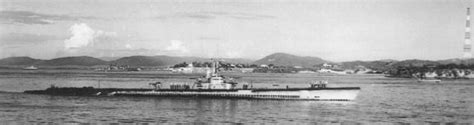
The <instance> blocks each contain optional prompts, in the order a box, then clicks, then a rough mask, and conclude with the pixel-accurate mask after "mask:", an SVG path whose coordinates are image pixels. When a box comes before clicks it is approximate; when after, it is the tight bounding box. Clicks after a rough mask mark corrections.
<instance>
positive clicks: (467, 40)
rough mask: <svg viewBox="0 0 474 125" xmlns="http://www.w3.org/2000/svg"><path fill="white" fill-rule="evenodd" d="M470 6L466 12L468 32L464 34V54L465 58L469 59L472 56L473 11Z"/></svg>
mask: <svg viewBox="0 0 474 125" xmlns="http://www.w3.org/2000/svg"><path fill="white" fill-rule="evenodd" d="M470 11H471V10H470V8H469V7H468V8H467V12H466V32H465V34H464V46H463V49H464V54H463V59H469V58H472V53H471V48H472V45H471V12H470Z"/></svg>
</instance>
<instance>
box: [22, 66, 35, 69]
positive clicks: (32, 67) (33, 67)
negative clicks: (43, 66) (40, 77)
mask: <svg viewBox="0 0 474 125" xmlns="http://www.w3.org/2000/svg"><path fill="white" fill-rule="evenodd" d="M23 69H24V70H37V69H38V67H35V66H28V67H25V68H23Z"/></svg>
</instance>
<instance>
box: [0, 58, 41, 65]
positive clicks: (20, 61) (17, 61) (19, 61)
mask: <svg viewBox="0 0 474 125" xmlns="http://www.w3.org/2000/svg"><path fill="white" fill-rule="evenodd" d="M40 61H42V60H40V59H33V58H30V57H9V58H4V59H0V65H34V64H35V63H38V62H40Z"/></svg>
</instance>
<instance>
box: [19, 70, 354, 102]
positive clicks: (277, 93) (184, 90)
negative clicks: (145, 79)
mask: <svg viewBox="0 0 474 125" xmlns="http://www.w3.org/2000/svg"><path fill="white" fill-rule="evenodd" d="M217 69H218V62H214V63H213V66H212V68H211V70H210V71H208V72H207V75H206V76H203V77H201V78H196V82H194V83H193V84H192V85H191V84H170V85H169V88H164V87H162V83H161V82H155V83H150V84H149V85H151V86H153V87H154V88H152V89H125V88H93V87H83V88H60V87H54V86H52V87H50V88H48V89H46V90H28V91H25V93H30V94H48V95H73V96H132V97H137V96H139V97H205V98H241V99H242V98H243V99H280V100H315V101H352V100H355V98H356V97H357V95H358V93H359V91H360V87H328V86H327V84H328V82H327V81H324V82H313V83H311V84H310V87H307V88H290V87H288V86H286V88H253V85H252V84H250V85H248V84H243V85H242V88H237V87H236V86H237V84H238V83H237V82H234V80H233V78H230V77H224V76H222V75H219V74H218V73H217V71H218V70H217ZM273 86H275V84H274V85H273Z"/></svg>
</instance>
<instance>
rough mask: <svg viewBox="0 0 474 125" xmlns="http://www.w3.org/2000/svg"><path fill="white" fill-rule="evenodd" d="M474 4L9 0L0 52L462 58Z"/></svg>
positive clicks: (433, 0) (425, 0)
mask: <svg viewBox="0 0 474 125" xmlns="http://www.w3.org/2000/svg"><path fill="white" fill-rule="evenodd" d="M473 5H474V3H473V2H472V1H469V0H452V1H450V0H417V1H412V0H385V1H379V0H352V1H351V0H337V1H332V0H316V1H309V0H295V1H290V0H279V1H272V0H258V1H253V0H193V1H187V0H158V1H149V0H147V1H132V0H99V1H82V0H71V1H61V0H35V1H31V0H0V27H1V28H0V58H6V57H12V56H16V57H18V56H28V57H32V58H38V59H52V58H57V57H66V56H92V57H125V56H132V55H144V56H154V55H168V56H193V57H203V58H212V57H218V58H244V59H252V60H256V59H260V58H263V57H264V56H267V55H270V54H272V53H277V52H282V53H289V54H293V55H297V56H311V57H320V58H322V59H325V60H329V61H335V62H342V61H355V60H363V61H368V60H384V59H394V60H406V59H422V60H443V59H453V58H461V57H462V49H463V43H464V31H465V29H464V28H465V20H466V8H467V7H471V8H472V7H473ZM471 13H473V11H472V9H471ZM471 16H472V14H471ZM472 22H473V21H472V20H471V24H472ZM471 53H472V52H471Z"/></svg>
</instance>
